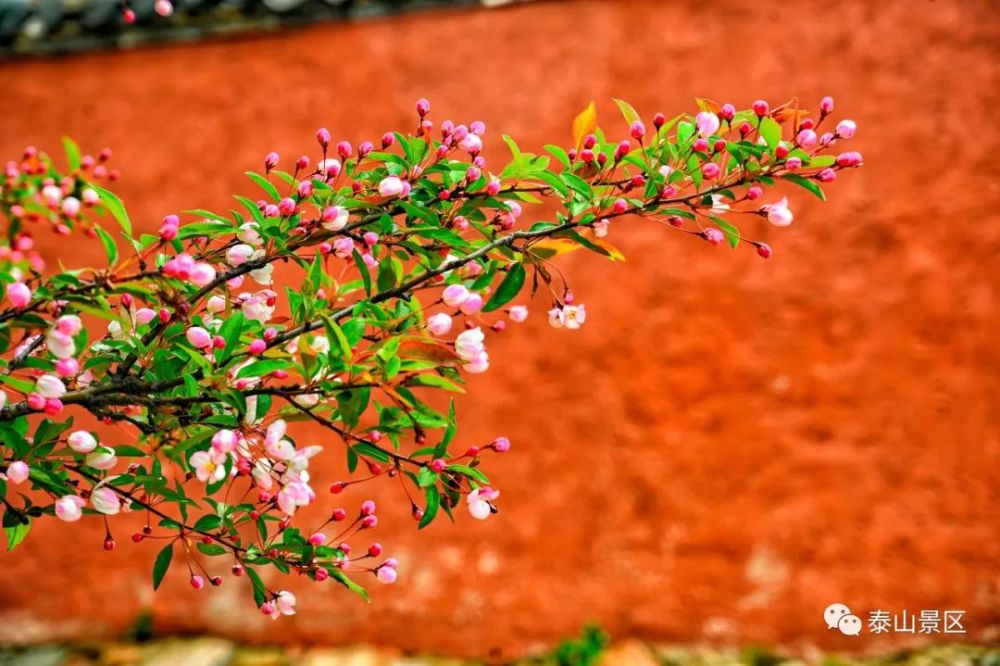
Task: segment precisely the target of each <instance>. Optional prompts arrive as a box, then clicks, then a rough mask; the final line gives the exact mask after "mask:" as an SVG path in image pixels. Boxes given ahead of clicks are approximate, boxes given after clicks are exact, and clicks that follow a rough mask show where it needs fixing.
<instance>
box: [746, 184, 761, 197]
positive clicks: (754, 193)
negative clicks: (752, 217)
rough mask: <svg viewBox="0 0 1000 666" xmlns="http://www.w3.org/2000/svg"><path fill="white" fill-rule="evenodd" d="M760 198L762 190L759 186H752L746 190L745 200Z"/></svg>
mask: <svg viewBox="0 0 1000 666" xmlns="http://www.w3.org/2000/svg"><path fill="white" fill-rule="evenodd" d="M762 196H764V188H762V187H761V186H759V185H753V186H752V187H750V189H748V190H747V199H749V200H750V201H754V200H755V199H760V198H761V197H762Z"/></svg>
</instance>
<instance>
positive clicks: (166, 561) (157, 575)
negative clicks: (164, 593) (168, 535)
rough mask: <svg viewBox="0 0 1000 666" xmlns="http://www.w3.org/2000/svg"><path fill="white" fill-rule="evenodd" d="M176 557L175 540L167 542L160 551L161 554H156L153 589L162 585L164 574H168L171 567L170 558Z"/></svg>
mask: <svg viewBox="0 0 1000 666" xmlns="http://www.w3.org/2000/svg"><path fill="white" fill-rule="evenodd" d="M173 557H174V544H173V542H171V543H169V544H167V545H166V546H164V547H163V550H161V551H160V554H159V555H157V556H156V561H155V562H154V563H153V589H154V590H155V589H157V588H158V587H160V583H162V582H163V576H164V575H166V573H167V569H169V568H170V560H172V559H173Z"/></svg>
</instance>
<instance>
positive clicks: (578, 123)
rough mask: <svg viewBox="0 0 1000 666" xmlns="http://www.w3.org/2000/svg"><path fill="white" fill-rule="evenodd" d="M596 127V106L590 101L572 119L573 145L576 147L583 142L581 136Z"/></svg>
mask: <svg viewBox="0 0 1000 666" xmlns="http://www.w3.org/2000/svg"><path fill="white" fill-rule="evenodd" d="M595 129H597V107H595V106H594V103H593V102H591V103H590V104H588V105H587V108H586V109H584V110H583V111H581V112H580V113H579V115H577V117H576V118H574V119H573V145H574V146H575V147H577V148H579V147H580V144H581V143H583V137H585V136H587V135H588V134H590V133H591V132H593V131H594V130H595Z"/></svg>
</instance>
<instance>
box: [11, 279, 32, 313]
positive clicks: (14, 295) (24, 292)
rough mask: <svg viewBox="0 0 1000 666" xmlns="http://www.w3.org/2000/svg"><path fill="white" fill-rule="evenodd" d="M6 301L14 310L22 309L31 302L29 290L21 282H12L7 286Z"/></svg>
mask: <svg viewBox="0 0 1000 666" xmlns="http://www.w3.org/2000/svg"><path fill="white" fill-rule="evenodd" d="M7 300H9V301H10V303H11V305H13V306H14V307H15V308H23V307H24V306H26V305H28V303H30V302H31V289H29V288H28V285H26V284H24V283H23V282H13V283H11V284H9V285H7Z"/></svg>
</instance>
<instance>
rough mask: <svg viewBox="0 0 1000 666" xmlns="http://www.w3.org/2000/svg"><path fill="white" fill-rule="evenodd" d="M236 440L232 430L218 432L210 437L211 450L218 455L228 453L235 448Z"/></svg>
mask: <svg viewBox="0 0 1000 666" xmlns="http://www.w3.org/2000/svg"><path fill="white" fill-rule="evenodd" d="M237 439H238V438H237V436H236V433H235V432H233V431H232V430H220V431H218V432H217V433H215V434H214V435H212V449H213V450H215V451H216V453H220V454H225V453H229V452H230V451H232V450H233V449H235V448H236V442H237Z"/></svg>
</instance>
